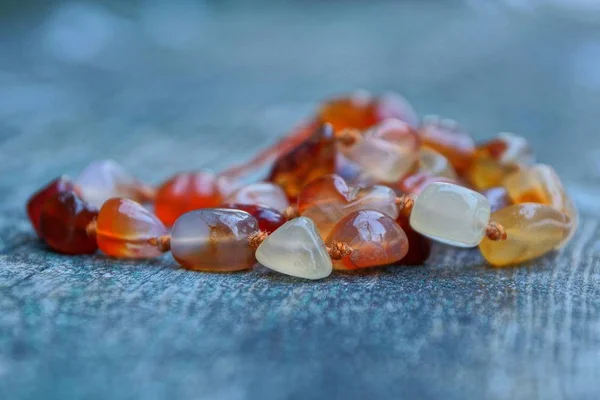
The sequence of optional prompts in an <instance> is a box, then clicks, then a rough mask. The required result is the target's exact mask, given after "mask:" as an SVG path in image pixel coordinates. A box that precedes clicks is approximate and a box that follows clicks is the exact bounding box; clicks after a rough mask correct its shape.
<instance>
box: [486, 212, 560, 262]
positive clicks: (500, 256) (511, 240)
mask: <svg viewBox="0 0 600 400" xmlns="http://www.w3.org/2000/svg"><path fill="white" fill-rule="evenodd" d="M492 220H493V221H496V222H498V223H500V224H502V226H503V227H504V229H505V230H506V233H507V239H506V240H503V241H493V240H490V239H488V238H484V239H483V241H482V242H481V244H480V245H479V248H480V250H481V253H482V254H483V256H484V257H485V259H486V260H487V261H488V262H489V263H490V264H492V265H496V266H505V265H511V264H517V263H521V262H524V261H527V260H531V259H533V258H536V257H540V256H542V255H544V254H546V253H548V252H550V251H552V250H553V249H554V248H556V247H557V246H558V245H559V244H560V243H562V242H563V241H564V240H565V238H567V237H568V236H569V232H570V231H571V223H570V221H569V218H568V217H567V216H566V215H565V214H564V213H562V212H561V211H559V210H556V209H555V208H552V207H550V206H547V205H543V204H534V203H523V204H515V205H512V206H510V207H507V208H503V209H502V210H499V211H496V212H495V213H494V214H492Z"/></svg>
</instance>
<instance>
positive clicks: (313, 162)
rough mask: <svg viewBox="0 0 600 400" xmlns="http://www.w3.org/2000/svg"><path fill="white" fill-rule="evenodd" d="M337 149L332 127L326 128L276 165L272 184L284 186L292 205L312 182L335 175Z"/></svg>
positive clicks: (322, 127) (280, 159)
mask: <svg viewBox="0 0 600 400" xmlns="http://www.w3.org/2000/svg"><path fill="white" fill-rule="evenodd" d="M335 160H336V149H335V141H334V138H333V130H332V128H331V125H329V124H323V125H321V126H319V128H318V129H317V130H316V131H315V132H314V134H313V135H312V136H311V137H310V138H309V139H307V140H306V141H305V142H303V143H302V144H301V145H299V146H298V147H296V148H295V149H293V150H292V151H291V152H289V153H287V154H285V155H283V156H282V157H280V158H279V159H277V161H275V164H274V165H273V168H272V169H271V173H270V176H269V181H270V182H273V183H276V184H277V185H279V186H281V188H283V190H284V191H285V193H286V195H287V196H288V198H289V199H290V201H295V199H296V198H297V197H298V195H299V194H300V191H301V190H302V188H303V187H304V185H306V184H307V183H308V182H310V181H312V180H314V179H316V178H318V177H321V176H323V175H327V174H332V173H333V172H334V171H335Z"/></svg>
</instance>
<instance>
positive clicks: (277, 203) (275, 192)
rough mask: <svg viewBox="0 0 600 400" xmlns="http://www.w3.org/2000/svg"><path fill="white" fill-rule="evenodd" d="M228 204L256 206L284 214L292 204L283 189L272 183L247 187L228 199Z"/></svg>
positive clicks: (259, 183) (260, 183)
mask: <svg viewBox="0 0 600 400" xmlns="http://www.w3.org/2000/svg"><path fill="white" fill-rule="evenodd" d="M227 202H228V203H239V204H255V205H260V206H263V207H270V208H274V209H275V210H277V211H279V212H283V211H284V210H285V209H286V208H288V207H289V206H290V202H289V201H288V199H287V196H286V194H285V192H284V191H283V189H282V188H281V187H279V186H278V185H275V184H274V183H270V182H258V183H251V184H249V185H246V186H244V187H242V188H240V189H238V190H237V191H236V192H234V193H233V194H232V195H231V196H229V197H228V198H227Z"/></svg>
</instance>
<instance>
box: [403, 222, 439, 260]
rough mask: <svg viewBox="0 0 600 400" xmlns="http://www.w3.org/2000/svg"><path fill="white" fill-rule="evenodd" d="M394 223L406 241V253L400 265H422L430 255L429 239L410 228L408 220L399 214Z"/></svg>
mask: <svg viewBox="0 0 600 400" xmlns="http://www.w3.org/2000/svg"><path fill="white" fill-rule="evenodd" d="M396 222H397V223H398V225H400V227H401V228H402V230H403V231H404V233H405V234H406V238H407V239H408V252H407V253H406V256H404V258H403V259H402V261H401V262H400V264H402V265H423V264H424V263H425V262H426V261H427V259H428V258H429V256H430V254H431V239H429V238H427V237H425V236H423V235H421V234H420V233H418V232H417V231H415V230H414V229H413V227H412V226H410V222H409V218H408V217H407V216H406V215H404V214H400V215H399V216H398V218H396Z"/></svg>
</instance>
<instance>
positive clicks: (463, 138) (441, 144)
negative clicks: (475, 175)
mask: <svg viewBox="0 0 600 400" xmlns="http://www.w3.org/2000/svg"><path fill="white" fill-rule="evenodd" d="M419 134H420V137H421V140H422V141H423V145H424V146H426V147H430V148H432V149H434V150H436V151H438V152H439V153H441V154H442V155H444V156H445V157H446V158H447V159H448V161H450V163H451V164H452V166H453V167H454V169H455V170H456V172H458V174H460V175H462V174H464V173H465V172H466V171H467V170H468V169H469V166H470V165H471V162H472V161H473V156H474V155H475V142H474V141H473V139H472V138H471V136H469V134H467V133H466V132H464V131H462V130H461V129H460V127H459V126H458V124H457V123H456V122H455V121H452V120H447V119H440V118H438V117H428V118H426V119H425V120H424V121H423V125H422V126H421V128H420V130H419Z"/></svg>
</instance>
